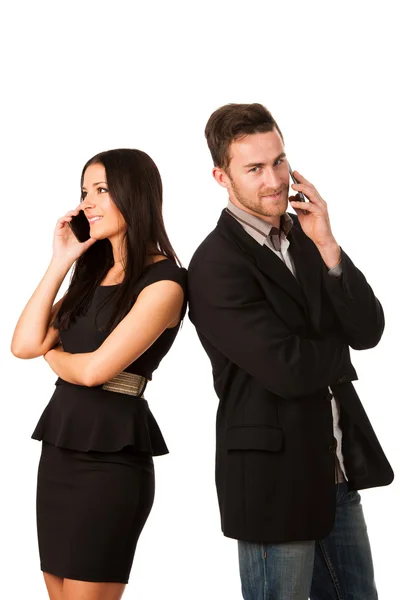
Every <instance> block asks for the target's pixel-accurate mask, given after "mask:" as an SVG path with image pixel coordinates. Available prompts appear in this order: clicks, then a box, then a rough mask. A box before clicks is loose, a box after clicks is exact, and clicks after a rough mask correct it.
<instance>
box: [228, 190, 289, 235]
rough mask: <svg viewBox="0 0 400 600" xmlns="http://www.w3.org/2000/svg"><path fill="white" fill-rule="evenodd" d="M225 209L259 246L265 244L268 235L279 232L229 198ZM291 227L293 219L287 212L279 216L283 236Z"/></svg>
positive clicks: (287, 233)
mask: <svg viewBox="0 0 400 600" xmlns="http://www.w3.org/2000/svg"><path fill="white" fill-rule="evenodd" d="M227 211H228V212H229V213H231V214H232V216H233V217H235V219H236V220H237V221H239V223H240V224H241V225H242V227H243V229H244V230H245V231H247V233H248V234H249V235H251V237H253V238H254V239H255V240H256V241H257V242H258V243H259V244H261V246H263V245H264V244H265V242H266V239H267V237H268V236H271V237H272V236H273V235H277V234H278V233H279V230H278V229H277V228H276V227H273V226H272V225H271V224H270V223H267V222H266V221H264V220H263V219H260V217H256V216H255V215H251V214H250V213H248V212H247V211H245V210H243V209H241V208H239V207H238V206H235V204H233V203H232V202H231V201H230V200H229V201H228V206H227ZM292 227H293V220H292V218H291V216H290V215H289V213H284V214H283V215H282V217H281V232H283V234H284V235H285V237H287V236H288V235H289V232H290V230H291V229H292Z"/></svg>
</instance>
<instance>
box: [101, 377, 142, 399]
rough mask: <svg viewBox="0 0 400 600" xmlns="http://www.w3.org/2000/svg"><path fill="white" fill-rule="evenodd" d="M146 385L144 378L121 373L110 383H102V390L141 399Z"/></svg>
mask: <svg viewBox="0 0 400 600" xmlns="http://www.w3.org/2000/svg"><path fill="white" fill-rule="evenodd" d="M146 385H147V379H146V377H143V376H142V375H135V373H128V372H127V371H121V373H118V375H116V376H115V377H113V378H112V379H110V381H107V382H106V383H104V384H103V386H102V388H103V390H107V392H117V393H118V394H128V396H138V397H139V398H141V397H142V394H143V392H144V389H145V387H146Z"/></svg>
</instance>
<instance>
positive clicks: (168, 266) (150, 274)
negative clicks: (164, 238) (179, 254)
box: [142, 258, 187, 290]
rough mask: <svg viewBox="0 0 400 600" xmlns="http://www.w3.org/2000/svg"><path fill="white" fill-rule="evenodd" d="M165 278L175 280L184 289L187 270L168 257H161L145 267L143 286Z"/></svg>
mask: <svg viewBox="0 0 400 600" xmlns="http://www.w3.org/2000/svg"><path fill="white" fill-rule="evenodd" d="M165 280H169V281H175V282H176V283H179V284H180V285H181V286H182V287H183V288H184V290H186V283H187V270H186V269H185V268H184V267H180V266H179V265H177V264H176V262H175V261H173V260H172V259H170V258H161V259H159V260H157V261H155V262H153V263H151V264H149V265H147V267H145V270H144V272H143V277H142V281H143V287H145V286H148V285H150V284H152V283H156V282H157V281H165Z"/></svg>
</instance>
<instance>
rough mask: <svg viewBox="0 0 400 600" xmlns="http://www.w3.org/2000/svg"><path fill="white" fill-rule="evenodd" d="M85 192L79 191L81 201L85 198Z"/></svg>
mask: <svg viewBox="0 0 400 600" xmlns="http://www.w3.org/2000/svg"><path fill="white" fill-rule="evenodd" d="M86 196H87V192H81V202H82V201H83V200H84V199H85V198H86Z"/></svg>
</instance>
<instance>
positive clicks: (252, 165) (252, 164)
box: [243, 152, 286, 169]
mask: <svg viewBox="0 0 400 600" xmlns="http://www.w3.org/2000/svg"><path fill="white" fill-rule="evenodd" d="M285 157H286V153H285V152H281V153H280V154H279V155H278V156H277V157H276V158H275V159H274V163H276V161H277V160H279V159H280V158H285ZM253 167H265V163H263V162H258V163H256V162H253V163H248V164H247V165H243V168H244V169H249V168H253Z"/></svg>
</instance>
